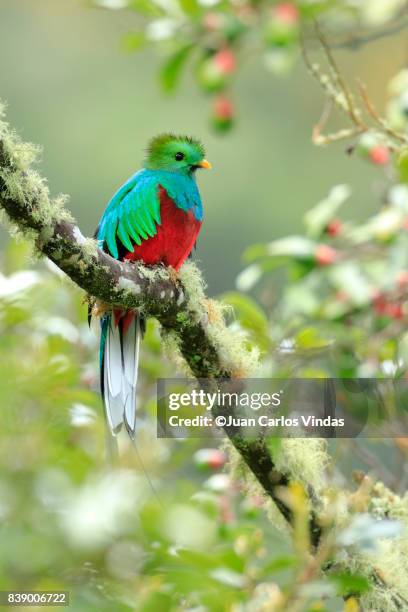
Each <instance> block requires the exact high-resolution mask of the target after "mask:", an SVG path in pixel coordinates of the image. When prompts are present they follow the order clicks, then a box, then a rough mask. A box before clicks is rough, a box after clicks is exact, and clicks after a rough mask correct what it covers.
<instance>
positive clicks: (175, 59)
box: [160, 43, 194, 92]
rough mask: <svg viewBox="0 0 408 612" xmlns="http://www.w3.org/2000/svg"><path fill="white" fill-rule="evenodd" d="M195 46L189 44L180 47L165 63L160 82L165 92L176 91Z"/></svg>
mask: <svg viewBox="0 0 408 612" xmlns="http://www.w3.org/2000/svg"><path fill="white" fill-rule="evenodd" d="M193 49H194V45H192V44H190V43H189V44H188V45H183V46H182V47H180V48H179V49H178V50H177V51H176V52H175V53H173V54H172V55H171V56H170V58H169V59H168V60H167V61H166V62H165V64H164V65H163V66H162V69H161V71H160V82H161V86H162V88H163V89H164V91H167V92H171V91H174V90H175V89H176V87H177V85H178V82H179V80H180V76H181V71H182V69H183V67H184V64H185V63H186V61H187V59H188V57H189V55H190V52H191V51H192V50H193Z"/></svg>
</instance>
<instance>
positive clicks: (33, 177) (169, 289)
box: [0, 121, 320, 546]
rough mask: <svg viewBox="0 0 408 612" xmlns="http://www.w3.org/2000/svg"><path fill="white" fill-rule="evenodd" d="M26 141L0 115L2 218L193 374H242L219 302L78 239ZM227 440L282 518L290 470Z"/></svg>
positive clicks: (244, 368)
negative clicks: (142, 318) (128, 315)
mask: <svg viewBox="0 0 408 612" xmlns="http://www.w3.org/2000/svg"><path fill="white" fill-rule="evenodd" d="M32 157H33V156H32V155H31V149H30V145H26V144H24V143H22V142H21V141H20V139H19V138H18V137H17V136H15V135H14V134H13V133H11V132H10V130H9V128H8V126H7V124H6V123H4V122H1V121H0V206H1V207H2V208H3V209H4V210H5V211H6V213H7V216H8V218H9V220H10V221H11V222H12V223H14V224H15V225H16V226H17V228H18V229H19V230H20V231H21V232H23V233H24V234H26V235H27V234H28V236H29V237H30V238H31V239H33V240H34V241H35V244H36V247H37V249H38V250H39V251H40V252H41V253H42V254H44V255H46V256H47V257H48V258H49V259H50V260H51V261H53V262H54V263H55V264H56V265H57V266H58V267H59V268H60V269H61V270H62V271H63V272H65V274H67V276H69V277H70V278H71V280H73V281H74V282H75V283H76V284H77V285H78V286H79V287H81V288H82V289H83V290H85V291H86V292H87V293H89V294H90V295H91V296H93V297H95V298H97V299H99V300H101V301H103V302H105V303H107V304H109V305H111V306H123V307H125V308H129V309H132V308H133V309H135V308H137V309H139V310H141V311H142V312H143V313H144V314H145V315H146V316H151V317H155V318H156V319H157V320H158V321H159V322H160V324H161V325H162V327H163V328H164V330H166V331H168V332H170V333H172V334H174V335H175V337H176V339H177V344H178V347H179V350H180V352H181V355H182V356H183V358H184V360H185V361H186V363H187V365H188V367H189V369H190V371H191V373H192V374H193V376H195V377H196V378H198V379H217V378H223V379H225V378H233V377H240V376H241V377H242V376H245V375H246V374H248V369H249V362H250V361H251V359H252V361H253V358H252V357H251V354H250V353H249V352H248V351H247V350H246V349H244V348H243V346H242V343H241V341H239V344H237V336H236V334H233V333H231V332H229V330H228V328H227V327H226V325H225V322H224V320H223V317H222V314H221V309H220V307H219V306H218V307H217V305H216V304H214V303H211V302H209V300H207V299H206V298H205V295H204V293H203V289H202V284H200V282H199V283H196V284H195V285H194V283H193V286H190V287H189V288H188V287H185V286H182V284H181V283H180V282H174V280H173V279H172V276H171V274H169V271H168V270H167V269H166V268H164V267H162V266H158V267H153V268H147V267H146V266H143V265H141V264H135V263H127V262H120V261H117V260H115V259H113V258H112V257H110V256H109V255H108V254H107V253H105V252H103V251H102V250H101V249H99V248H98V247H97V244H96V242H95V241H94V240H91V239H88V238H84V236H83V235H82V233H81V232H80V230H79V228H78V227H77V226H76V225H75V223H74V221H73V219H72V218H71V216H70V215H69V213H68V212H67V210H66V209H64V208H63V207H62V206H61V205H60V203H59V202H58V201H51V200H50V197H49V193H48V188H47V186H46V184H45V182H44V180H43V179H42V178H41V177H40V176H39V175H38V174H37V173H36V172H35V171H34V170H32V168H31V165H30V162H31V161H32ZM231 441H232V443H233V444H234V446H235V448H236V449H237V450H238V452H239V453H240V455H241V456H242V458H243V460H244V462H245V463H246V465H247V466H248V468H249V469H250V470H251V472H252V473H253V474H254V475H255V477H256V479H257V480H258V481H259V483H260V484H261V486H262V487H263V489H264V490H265V492H266V494H267V495H269V496H270V497H271V499H272V500H273V501H274V502H275V503H276V504H277V506H278V508H279V510H280V512H281V513H282V515H283V516H284V518H285V519H286V520H287V521H288V522H289V523H290V522H291V518H292V511H291V509H290V507H289V506H288V505H286V504H285V503H284V502H283V501H282V499H281V497H280V495H279V494H278V490H279V487H282V486H285V485H287V483H288V482H289V480H290V474H286V473H280V472H278V471H277V470H276V469H275V466H274V464H273V461H272V459H271V456H270V454H269V452H268V449H267V447H266V445H265V442H264V441H260V440H243V439H241V438H240V437H238V436H232V437H231ZM310 529H311V536H312V537H311V540H312V542H313V544H314V545H315V546H317V545H318V542H319V535H320V527H319V524H318V521H317V517H316V515H315V513H314V511H312V512H311V516H310Z"/></svg>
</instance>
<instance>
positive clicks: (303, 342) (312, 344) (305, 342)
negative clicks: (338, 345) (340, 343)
mask: <svg viewBox="0 0 408 612" xmlns="http://www.w3.org/2000/svg"><path fill="white" fill-rule="evenodd" d="M295 340H296V345H297V346H298V347H300V348H305V349H311V348H323V347H325V346H329V344H330V341H329V340H326V339H325V338H323V337H322V336H321V335H320V333H319V331H318V329H316V328H315V327H305V328H304V329H302V331H300V332H299V333H298V334H296V336H295Z"/></svg>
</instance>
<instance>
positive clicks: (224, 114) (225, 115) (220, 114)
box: [214, 96, 234, 119]
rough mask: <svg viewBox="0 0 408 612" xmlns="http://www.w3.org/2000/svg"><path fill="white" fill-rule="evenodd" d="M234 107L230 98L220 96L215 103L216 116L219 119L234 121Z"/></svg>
mask: <svg viewBox="0 0 408 612" xmlns="http://www.w3.org/2000/svg"><path fill="white" fill-rule="evenodd" d="M233 115H234V107H233V104H232V102H231V100H230V99H229V98H227V97H226V96H218V97H217V98H216V99H215V101H214V116H215V117H216V118H217V119H232V117H233Z"/></svg>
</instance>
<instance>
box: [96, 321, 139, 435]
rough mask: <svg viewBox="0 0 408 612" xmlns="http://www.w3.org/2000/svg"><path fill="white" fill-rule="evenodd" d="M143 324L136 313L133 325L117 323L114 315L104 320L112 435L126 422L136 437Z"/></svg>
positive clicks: (104, 373) (104, 387) (104, 382)
mask: <svg viewBox="0 0 408 612" xmlns="http://www.w3.org/2000/svg"><path fill="white" fill-rule="evenodd" d="M141 334H142V326H141V322H140V317H139V316H138V315H137V314H136V313H135V314H134V316H133V317H132V319H131V322H130V324H128V325H126V329H125V328H124V326H123V321H122V320H120V321H119V322H118V324H117V325H116V324H115V322H114V317H113V316H112V315H106V316H105V317H104V318H103V319H102V322H101V344H100V368H101V392H102V397H103V403H104V407H105V413H106V419H107V421H108V424H109V427H110V429H111V431H112V433H113V434H116V433H118V432H119V431H120V429H121V428H122V425H123V424H124V425H125V427H126V429H127V431H128V433H129V435H130V436H131V438H132V439H133V438H134V436H135V431H136V386H137V374H138V365H139V347H140V336H141Z"/></svg>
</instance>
